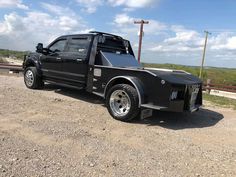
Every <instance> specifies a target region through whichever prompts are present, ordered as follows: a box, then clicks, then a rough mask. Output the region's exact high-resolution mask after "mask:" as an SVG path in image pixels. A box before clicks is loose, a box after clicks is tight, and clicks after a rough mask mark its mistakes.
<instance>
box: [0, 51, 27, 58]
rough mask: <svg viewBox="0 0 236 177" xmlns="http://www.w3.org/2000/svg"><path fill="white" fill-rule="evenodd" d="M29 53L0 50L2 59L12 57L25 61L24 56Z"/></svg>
mask: <svg viewBox="0 0 236 177" xmlns="http://www.w3.org/2000/svg"><path fill="white" fill-rule="evenodd" d="M27 53H29V52H28V51H14V50H8V49H0V57H7V58H9V57H11V58H15V59H18V60H23V58H24V55H26V54H27Z"/></svg>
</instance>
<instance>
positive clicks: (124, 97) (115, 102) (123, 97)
mask: <svg viewBox="0 0 236 177" xmlns="http://www.w3.org/2000/svg"><path fill="white" fill-rule="evenodd" d="M109 103H110V107H111V109H112V111H113V113H114V114H115V115H116V116H125V115H127V114H128V113H129V110H130V108H131V101H130V98H129V96H128V94H127V93H126V92H125V91H124V90H116V91H114V92H113V93H112V94H111V97H110V102H109Z"/></svg>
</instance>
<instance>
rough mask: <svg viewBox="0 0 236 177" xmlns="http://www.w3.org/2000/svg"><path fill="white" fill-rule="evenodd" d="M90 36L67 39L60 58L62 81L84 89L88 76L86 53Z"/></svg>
mask: <svg viewBox="0 0 236 177" xmlns="http://www.w3.org/2000/svg"><path fill="white" fill-rule="evenodd" d="M90 44H91V36H86V35H81V36H74V37H73V36H72V37H70V38H69V41H68V45H67V47H66V49H65V52H64V54H63V57H62V71H63V75H64V79H65V80H66V81H67V82H69V83H70V84H72V85H75V86H79V87H83V88H84V87H85V86H86V78H87V74H88V56H89V55H88V53H89V48H90Z"/></svg>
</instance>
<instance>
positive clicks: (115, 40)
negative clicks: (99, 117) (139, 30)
mask: <svg viewBox="0 0 236 177" xmlns="http://www.w3.org/2000/svg"><path fill="white" fill-rule="evenodd" d="M23 68H24V82H25V85H26V86H27V87H28V88H30V89H39V88H43V86H44V82H49V83H54V84H59V85H63V86H67V87H72V88H77V89H85V90H86V91H87V92H90V93H93V94H96V95H98V96H100V97H102V98H104V99H105V102H106V106H107V109H108V111H109V113H110V114H111V116H112V117H113V118H115V119H118V120H121V121H130V120H132V119H134V118H135V117H137V116H138V115H140V113H141V116H142V117H143V118H144V117H147V116H150V115H151V114H152V110H160V111H174V112H183V111H189V112H194V111H197V110H198V109H199V107H200V106H201V105H202V82H201V80H200V79H199V78H197V77H195V76H193V75H191V74H189V73H187V72H185V71H179V70H169V69H157V68H144V67H142V66H141V65H140V64H139V63H138V62H137V60H136V59H135V56H134V52H133V50H132V48H131V45H130V42H129V41H128V40H125V39H123V38H122V37H120V36H116V35H113V34H108V33H102V32H96V31H93V32H90V33H88V34H76V35H65V36H61V37H58V38H57V39H56V40H54V41H53V42H52V43H51V44H49V45H48V46H47V47H46V48H44V47H43V44H42V43H39V44H38V45H37V47H36V52H35V53H29V54H28V55H26V56H25V58H24V63H23Z"/></svg>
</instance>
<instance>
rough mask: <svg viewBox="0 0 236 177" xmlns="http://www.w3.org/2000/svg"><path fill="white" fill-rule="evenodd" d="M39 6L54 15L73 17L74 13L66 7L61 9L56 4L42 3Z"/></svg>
mask: <svg viewBox="0 0 236 177" xmlns="http://www.w3.org/2000/svg"><path fill="white" fill-rule="evenodd" d="M41 6H42V7H43V8H44V9H46V10H47V11H48V12H50V13H53V14H56V15H65V14H66V15H73V16H75V13H74V12H73V11H72V10H71V9H70V8H68V7H61V6H58V5H56V4H50V3H45V2H42V3H41Z"/></svg>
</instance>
